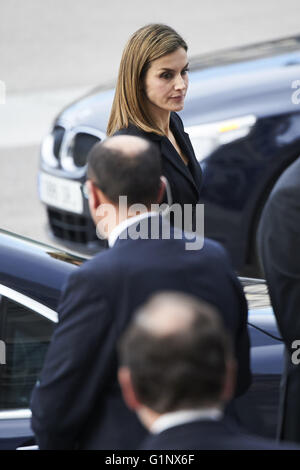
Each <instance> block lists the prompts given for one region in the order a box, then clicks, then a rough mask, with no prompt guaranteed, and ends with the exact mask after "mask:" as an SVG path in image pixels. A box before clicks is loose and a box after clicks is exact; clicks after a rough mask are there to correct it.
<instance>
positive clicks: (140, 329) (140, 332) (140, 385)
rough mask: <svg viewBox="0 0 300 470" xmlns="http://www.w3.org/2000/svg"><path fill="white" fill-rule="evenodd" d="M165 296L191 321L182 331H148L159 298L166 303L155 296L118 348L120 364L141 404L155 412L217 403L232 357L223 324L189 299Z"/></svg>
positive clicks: (209, 308)
mask: <svg viewBox="0 0 300 470" xmlns="http://www.w3.org/2000/svg"><path fill="white" fill-rule="evenodd" d="M168 296H169V298H170V300H171V301H172V302H173V305H174V306H175V305H176V302H177V303H178V304H180V302H181V304H182V302H185V304H186V308H187V309H188V310H187V311H189V312H190V313H191V314H192V321H191V322H190V323H188V324H187V325H186V327H183V328H177V329H174V330H173V331H172V328H171V331H169V334H168V333H167V332H166V334H163V333H162V334H160V333H159V332H158V331H157V330H156V331H155V330H152V329H151V328H149V321H148V320H149V318H150V317H149V315H151V311H152V312H153V308H157V307H158V310H157V312H158V313H157V315H160V313H161V311H160V308H159V302H160V299H163V297H165V300H163V301H164V302H165V304H166V301H167V300H168V297H166V294H159V295H156V296H155V297H153V298H152V300H151V299H150V302H148V303H147V304H146V305H145V306H144V307H143V308H142V309H141V310H140V311H139V312H138V313H137V315H136V316H135V317H134V320H133V322H132V324H131V326H129V328H128V329H127V330H126V332H125V333H124V335H123V337H122V339H121V341H120V345H119V352H120V360H121V365H123V366H127V367H128V368H129V369H130V373H131V379H132V384H133V387H134V390H135V392H136V394H137V397H138V399H139V401H140V402H141V403H142V404H144V405H146V406H148V407H149V408H151V409H152V410H154V411H156V412H157V413H166V412H170V411H175V410H180V409H191V408H196V407H201V406H205V405H207V404H211V403H219V402H220V395H221V392H222V389H223V383H224V379H225V373H226V363H227V360H228V359H229V358H231V357H232V350H231V343H230V340H229V336H228V334H227V332H226V331H225V329H224V326H223V324H222V319H221V317H220V315H219V314H218V313H217V312H216V310H215V309H214V308H213V307H212V306H211V305H208V304H207V303H205V302H202V301H201V302H200V301H198V300H196V299H194V298H193V297H191V296H187V295H183V294H175V293H171V294H170V293H169V294H168ZM174 299H175V300H174ZM174 302H175V303H174ZM175 308H176V307H175ZM171 314H172V311H171ZM183 315H184V312H183ZM160 318H161V322H162V323H163V321H164V319H163V317H160ZM150 320H151V319H150ZM159 321H160V319H158V322H159ZM150 323H151V321H150ZM161 328H163V324H161Z"/></svg>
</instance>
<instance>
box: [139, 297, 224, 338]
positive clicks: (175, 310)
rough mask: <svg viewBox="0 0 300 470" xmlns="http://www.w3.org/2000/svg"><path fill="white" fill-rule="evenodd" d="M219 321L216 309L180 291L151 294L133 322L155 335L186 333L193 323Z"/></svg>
mask: <svg viewBox="0 0 300 470" xmlns="http://www.w3.org/2000/svg"><path fill="white" fill-rule="evenodd" d="M199 312H200V314H201V321H202V322H203V324H204V323H205V322H207V321H208V322H209V323H212V322H213V321H217V322H219V318H218V316H217V314H216V310H215V309H214V308H213V307H212V306H211V305H209V304H207V303H205V302H203V301H202V302H201V303H200V302H199V301H198V300H196V299H194V298H193V297H191V296H189V295H185V294H181V293H175V292H172V293H170V292H169V293H164V294H157V295H155V296H153V297H152V298H151V299H150V300H149V302H148V303H146V304H145V306H144V307H143V308H142V309H141V310H140V311H139V312H138V314H137V316H136V319H135V322H136V324H137V325H138V326H139V328H141V329H142V330H145V331H147V332H148V333H149V334H152V335H153V336H156V337H166V336H172V335H178V334H183V335H185V334H186V333H188V332H189V331H190V330H191V329H192V327H193V323H194V322H195V321H196V320H197V319H198V321H199V318H197V317H198V316H199Z"/></svg>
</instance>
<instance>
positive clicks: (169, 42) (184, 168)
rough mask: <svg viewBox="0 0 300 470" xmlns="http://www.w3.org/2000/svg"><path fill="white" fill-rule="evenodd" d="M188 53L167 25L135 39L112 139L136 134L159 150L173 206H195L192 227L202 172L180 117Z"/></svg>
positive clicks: (120, 85) (127, 55) (125, 63)
mask: <svg viewBox="0 0 300 470" xmlns="http://www.w3.org/2000/svg"><path fill="white" fill-rule="evenodd" d="M187 49H188V47H187V44H186V42H185V41H184V40H183V39H182V37H181V36H180V35H179V34H178V33H177V32H176V31H174V29H172V28H170V27H169V26H166V25H163V24H150V25H147V26H144V27H143V28H140V29H139V30H138V31H136V32H135V33H134V34H133V35H132V37H131V38H130V39H129V41H128V42H127V44H126V46H125V49H124V51H123V55H122V59H121V63H120V68H119V75H118V81H117V86H116V91H115V97H114V101H113V105H112V109H111V114H110V118H109V122H108V127H107V135H108V136H111V135H114V134H129V135H136V136H140V137H144V138H146V139H149V140H151V141H152V142H155V143H156V144H157V145H158V146H159V149H160V154H161V158H162V168H163V175H164V176H165V177H166V178H167V180H168V182H169V185H170V190H171V195H172V203H173V204H174V203H177V204H180V206H181V207H182V209H184V205H185V204H189V205H192V208H193V220H192V221H191V223H190V224H189V225H190V228H192V227H193V226H194V225H195V224H194V222H195V221H194V216H195V207H196V204H197V202H199V192H200V187H201V168H200V165H199V163H198V161H197V159H196V157H195V154H194V151H193V147H192V144H191V142H190V139H189V136H188V134H186V133H185V132H184V127H183V124H182V121H181V119H180V117H179V116H178V114H177V113H176V112H177V111H180V110H182V109H183V107H184V99H185V96H186V92H187V88H188V59H187ZM185 228H186V227H185Z"/></svg>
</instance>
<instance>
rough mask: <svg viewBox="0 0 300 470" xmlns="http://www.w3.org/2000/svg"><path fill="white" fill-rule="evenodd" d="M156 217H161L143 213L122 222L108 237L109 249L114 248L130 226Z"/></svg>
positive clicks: (157, 213) (155, 213)
mask: <svg viewBox="0 0 300 470" xmlns="http://www.w3.org/2000/svg"><path fill="white" fill-rule="evenodd" d="M154 215H155V216H157V215H159V212H143V213H142V214H139V215H136V216H134V217H129V218H128V219H125V220H123V222H121V223H120V224H119V225H117V226H116V227H115V228H114V229H113V230H112V231H111V233H110V235H109V237H108V245H109V247H110V248H112V247H113V246H114V244H115V243H116V240H117V238H118V237H119V236H120V234H121V233H122V232H123V231H124V230H126V229H127V228H128V227H130V225H133V224H135V223H136V222H139V221H140V220H143V219H146V218H147V217H152V216H154Z"/></svg>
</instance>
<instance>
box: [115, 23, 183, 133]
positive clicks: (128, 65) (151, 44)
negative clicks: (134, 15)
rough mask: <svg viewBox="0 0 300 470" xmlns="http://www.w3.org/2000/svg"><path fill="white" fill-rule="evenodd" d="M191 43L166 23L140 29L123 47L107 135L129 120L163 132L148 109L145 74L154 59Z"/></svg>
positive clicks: (125, 125) (126, 124)
mask: <svg viewBox="0 0 300 470" xmlns="http://www.w3.org/2000/svg"><path fill="white" fill-rule="evenodd" d="M180 47H183V48H184V49H185V50H186V51H187V49H188V48H187V44H186V42H185V41H184V40H183V39H182V37H181V36H180V35H179V34H178V33H176V31H174V29H172V28H170V27H169V26H166V25H164V24H149V25H147V26H144V27H143V28H140V29H139V30H138V31H136V32H135V33H134V34H133V35H132V36H131V38H130V39H129V41H128V42H127V44H126V46H125V49H124V51H123V55H122V59H121V63H120V68H119V75H118V81H117V86H116V90H115V97H114V101H113V105H112V109H111V113H110V118H109V121H108V126H107V135H108V136H110V135H112V134H114V133H115V132H116V131H118V130H119V129H123V128H127V127H128V126H129V123H131V124H133V125H134V126H136V127H138V128H140V129H142V130H143V131H146V132H155V133H156V134H160V135H163V134H164V133H163V131H162V130H161V129H160V128H159V127H158V126H157V124H156V123H155V122H154V120H153V118H152V117H151V115H150V114H149V112H148V111H147V106H146V105H145V92H144V91H143V87H144V86H143V85H144V78H145V75H146V72H147V70H148V69H149V67H150V64H151V62H153V61H154V60H156V59H159V58H160V57H163V56H164V55H167V54H171V53H172V52H175V51H176V50H177V49H178V48H180Z"/></svg>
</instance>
